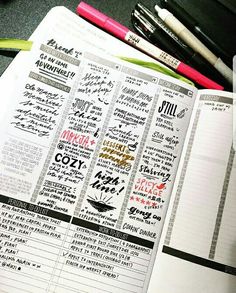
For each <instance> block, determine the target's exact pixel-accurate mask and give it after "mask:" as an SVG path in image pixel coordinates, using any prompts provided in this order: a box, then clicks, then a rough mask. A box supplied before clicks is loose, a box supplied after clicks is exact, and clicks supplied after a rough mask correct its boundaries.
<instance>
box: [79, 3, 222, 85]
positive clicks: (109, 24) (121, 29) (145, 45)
mask: <svg viewBox="0 0 236 293" xmlns="http://www.w3.org/2000/svg"><path fill="white" fill-rule="evenodd" d="M76 11H77V13H78V14H79V15H81V16H83V17H84V18H86V19H88V20H89V21H91V22H92V23H94V24H96V25H98V26H99V27H101V28H103V29H105V30H106V31H108V32H110V33H111V34H113V35H114V36H116V37H118V38H119V39H121V40H123V41H126V42H127V43H128V44H130V45H132V46H134V47H136V48H138V49H140V50H142V51H143V52H145V53H147V54H149V55H150V56H152V57H154V58H155V59H157V60H159V61H161V62H163V63H164V64H165V65H167V66H169V67H171V68H173V69H174V70H176V71H177V72H178V73H180V74H183V75H185V76H187V77H188V78H190V79H192V80H193V81H195V82H197V83H198V84H199V85H201V86H203V87H205V88H211V89H221V90H222V89H223V87H222V86H221V85H219V84H217V83H216V82H214V81H212V80H210V79H209V78H207V77H205V76H204V75H202V74H201V73H199V72H198V71H197V70H195V69H193V68H191V67H190V66H188V65H187V64H185V63H183V62H181V61H179V60H178V59H176V58H174V57H172V56H171V55H169V54H167V53H165V52H164V51H162V50H161V49H159V48H157V47H156V46H154V45H152V44H151V43H149V42H148V41H146V40H145V39H143V38H142V37H140V36H138V35H137V34H135V33H133V32H131V31H130V30H129V29H128V28H127V27H125V26H123V25H121V24H120V23H118V22H117V21H115V20H113V19H112V18H110V17H108V16H106V15H105V14H103V13H101V12H100V11H98V10H96V9H95V8H93V7H92V6H90V5H88V4H86V3H85V2H80V4H79V5H78V7H77V9H76Z"/></svg>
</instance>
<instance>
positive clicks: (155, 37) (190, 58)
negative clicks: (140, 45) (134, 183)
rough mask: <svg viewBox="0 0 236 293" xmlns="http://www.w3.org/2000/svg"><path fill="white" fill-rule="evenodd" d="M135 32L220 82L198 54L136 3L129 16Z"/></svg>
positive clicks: (142, 5) (147, 10) (213, 69)
mask: <svg viewBox="0 0 236 293" xmlns="http://www.w3.org/2000/svg"><path fill="white" fill-rule="evenodd" d="M131 20H132V24H133V26H134V28H135V30H136V31H137V32H138V33H139V34H141V35H142V36H144V37H145V38H147V39H148V40H150V41H151V43H153V44H154V45H157V46H159V47H160V48H161V49H163V50H165V51H167V52H168V53H169V54H171V55H173V56H175V57H176V58H178V59H180V60H181V61H184V62H185V63H187V64H188V65H190V66H192V67H193V68H195V69H197V70H200V72H202V73H203V74H206V75H207V76H208V75H209V76H211V77H213V78H214V79H216V81H217V80H221V79H222V77H221V75H220V74H219V73H218V72H217V71H216V70H215V68H213V67H212V66H211V64H209V62H208V61H206V60H205V58H203V57H202V56H201V55H200V54H199V53H197V52H195V51H194V50H193V49H191V48H190V47H189V46H187V45H186V44H185V43H183V42H182V41H181V40H180V39H179V37H178V36H176V34H174V33H173V32H172V31H171V30H170V29H169V28H168V27H167V26H166V25H165V23H164V22H163V21H162V20H161V19H160V18H159V17H158V16H155V15H154V14H153V13H152V12H151V11H150V10H149V9H148V8H147V7H146V6H145V5H144V4H142V3H141V2H138V3H137V4H136V5H135V10H134V11H133V12H132V14H131Z"/></svg>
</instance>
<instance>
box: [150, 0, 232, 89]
mask: <svg viewBox="0 0 236 293" xmlns="http://www.w3.org/2000/svg"><path fill="white" fill-rule="evenodd" d="M155 10H156V12H157V13H158V16H159V17H160V18H161V19H162V20H163V21H164V22H165V24H166V25H167V26H168V27H169V28H170V29H171V30H173V31H174V32H175V33H176V34H177V35H178V36H179V37H180V38H181V39H182V40H183V41H184V42H185V43H186V44H187V45H189V46H190V47H191V48H192V49H193V50H195V51H196V52H198V53H199V54H201V55H202V56H203V57H204V58H205V59H206V60H208V61H209V63H210V64H211V65H213V66H214V67H215V68H216V69H217V70H218V71H219V72H220V73H221V74H222V75H223V76H224V77H225V78H226V79H227V80H228V81H229V82H230V84H232V83H233V71H232V70H231V69H230V68H229V67H228V66H227V65H226V64H225V63H224V62H223V61H222V60H221V59H220V58H218V57H217V56H216V55H215V54H213V53H212V52H211V51H210V50H209V49H208V48H207V47H206V46H205V45H204V44H203V43H202V42H201V41H199V40H198V39H197V38H196V37H195V36H194V35H193V34H192V33H191V32H190V31H189V30H188V29H187V28H186V27H185V26H184V25H183V24H182V23H181V22H180V21H179V20H178V19H177V18H176V17H174V15H173V14H172V13H170V12H169V11H168V10H167V9H161V8H160V7H159V6H158V5H155Z"/></svg>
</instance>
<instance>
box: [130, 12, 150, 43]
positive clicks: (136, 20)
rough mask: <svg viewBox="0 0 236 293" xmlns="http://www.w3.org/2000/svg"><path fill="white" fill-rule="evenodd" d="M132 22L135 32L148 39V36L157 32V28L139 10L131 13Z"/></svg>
mask: <svg viewBox="0 0 236 293" xmlns="http://www.w3.org/2000/svg"><path fill="white" fill-rule="evenodd" d="M131 21H132V24H133V26H134V28H135V30H136V31H137V32H138V33H140V34H141V35H142V36H143V37H145V38H146V39H148V35H149V34H150V33H153V32H154V31H155V27H154V26H153V25H152V24H151V23H150V22H149V21H148V20H147V19H146V18H145V17H144V16H143V15H141V14H140V13H139V11H137V10H133V11H132V13H131Z"/></svg>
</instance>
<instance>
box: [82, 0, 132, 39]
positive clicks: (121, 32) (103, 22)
mask: <svg viewBox="0 0 236 293" xmlns="http://www.w3.org/2000/svg"><path fill="white" fill-rule="evenodd" d="M76 12H77V13H78V14H79V15H81V16H82V17H84V18H86V19H87V20H89V21H91V22H92V23H94V24H96V25H97V26H99V27H101V28H103V29H105V30H106V31H108V32H110V33H112V34H113V35H115V36H116V37H118V38H120V39H122V40H123V39H124V38H125V36H126V34H127V32H128V31H129V30H128V29H127V28H126V27H125V26H123V25H121V24H120V23H118V22H116V21H115V20H113V19H111V18H110V17H108V16H107V15H105V14H103V13H102V12H100V11H98V10H97V9H95V8H93V7H92V6H90V5H88V4H86V3H85V2H83V1H82V2H80V4H79V5H78V6H77V9H76Z"/></svg>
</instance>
